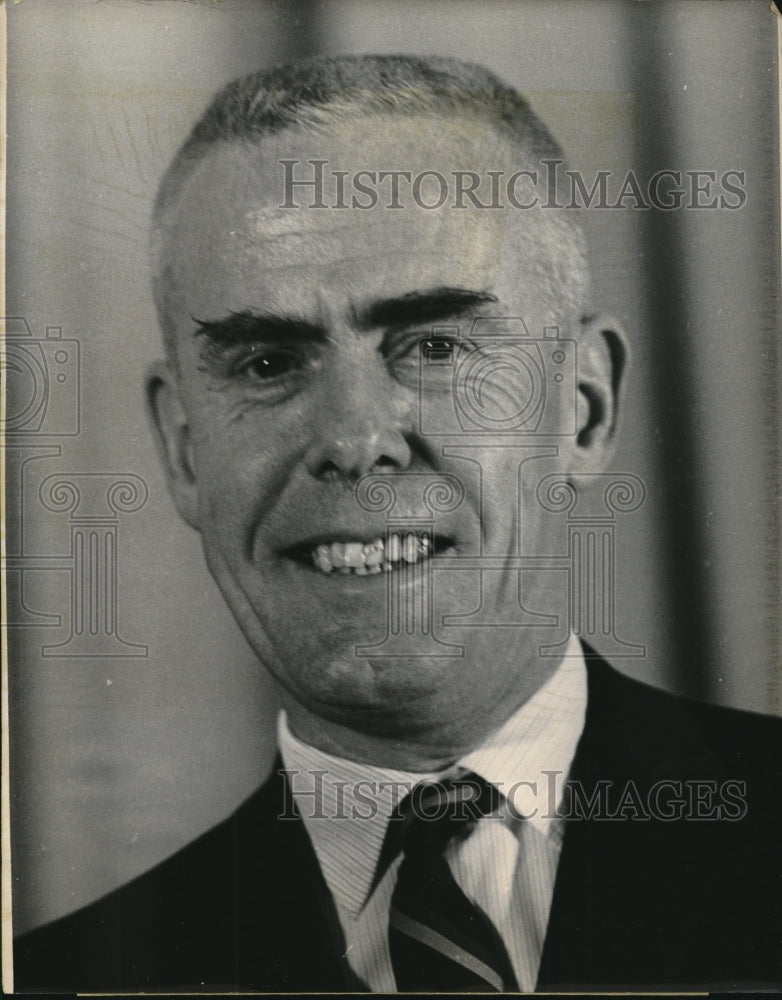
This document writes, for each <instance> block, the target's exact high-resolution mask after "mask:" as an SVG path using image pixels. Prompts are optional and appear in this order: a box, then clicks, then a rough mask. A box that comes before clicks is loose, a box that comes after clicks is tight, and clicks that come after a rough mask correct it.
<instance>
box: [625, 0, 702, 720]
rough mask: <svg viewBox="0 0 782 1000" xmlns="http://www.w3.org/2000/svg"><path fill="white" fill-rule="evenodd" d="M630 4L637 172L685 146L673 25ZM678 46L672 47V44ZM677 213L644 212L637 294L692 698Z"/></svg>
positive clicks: (684, 351)
mask: <svg viewBox="0 0 782 1000" xmlns="http://www.w3.org/2000/svg"><path fill="white" fill-rule="evenodd" d="M628 6H629V8H631V9H628V10H627V15H626V16H627V17H628V25H627V36H626V37H627V46H626V53H627V58H628V62H629V66H630V77H631V81H632V87H633V92H634V93H635V95H636V100H637V109H638V163H637V167H638V176H639V177H643V178H648V177H651V176H652V174H653V173H654V172H655V171H657V170H663V169H672V170H675V169H683V168H684V167H685V164H684V163H683V160H684V156H683V150H682V149H680V148H678V145H677V142H676V137H677V132H676V128H675V123H676V116H677V112H678V108H677V98H678V94H674V93H672V81H671V68H672V62H671V55H670V52H671V47H670V46H668V45H667V44H666V43H667V40H668V37H669V32H670V31H671V26H670V18H669V12H668V10H667V9H666V7H667V5H666V4H664V3H654V2H652V3H648V4H631V5H628ZM674 56H675V52H674ZM682 226H683V220H682V213H681V212H678V211H675V212H662V211H656V210H652V211H648V212H644V213H643V217H642V235H643V246H644V249H643V252H644V262H645V266H644V268H643V273H644V282H643V294H644V296H645V299H646V303H645V305H646V308H645V313H646V317H647V323H648V326H647V329H645V330H643V331H640V333H641V335H642V336H644V337H645V338H647V339H648V348H647V349H648V352H649V356H650V357H651V358H652V359H653V365H652V371H651V373H650V381H651V385H652V391H653V396H654V399H655V404H656V413H655V416H654V419H653V424H652V426H653V428H654V440H655V445H656V452H657V456H656V457H657V463H658V467H659V469H658V476H657V477H655V478H656V481H657V482H658V483H659V484H661V488H660V490H659V494H658V496H656V497H654V498H653V500H652V502H653V503H654V504H655V505H656V506H657V508H658V510H659V513H660V517H661V520H662V522H663V523H662V531H661V533H660V537H661V539H662V545H663V552H662V553H661V558H662V561H663V570H664V572H663V579H664V581H665V587H666V590H667V595H668V597H669V603H668V607H669V609H670V612H669V614H670V621H669V622H667V623H665V625H666V626H667V629H668V631H669V634H670V636H671V640H672V647H673V650H674V656H675V662H674V664H673V669H674V671H675V674H676V676H675V678H672V679H673V680H674V683H675V685H676V687H677V688H678V690H680V691H681V692H682V693H686V694H688V695H690V696H692V697H695V698H701V699H704V700H710V699H712V698H713V697H714V695H715V690H714V684H713V679H712V670H711V669H710V667H711V666H712V665H713V664H714V662H715V660H716V658H717V652H716V650H715V649H714V648H713V641H714V631H713V622H712V621H711V620H710V614H709V605H710V602H709V599H708V590H709V587H710V581H709V579H708V574H707V569H706V567H707V564H708V554H709V553H708V546H707V543H706V539H705V537H704V516H703V511H704V510H705V509H706V500H707V498H706V497H705V496H704V492H703V487H702V483H701V477H700V476H699V469H700V462H699V457H698V441H697V440H696V439H695V431H694V428H695V426H696V420H695V415H696V409H697V403H698V401H697V394H696V390H695V387H694V384H693V377H692V372H693V371H694V366H695V364H696V363H697V355H696V349H695V344H694V343H693V341H692V340H691V337H690V335H689V333H690V331H688V302H687V292H686V286H685V283H684V274H685V267H686V266H687V261H686V259H683V258H684V253H683V250H684V240H683V234H682Z"/></svg>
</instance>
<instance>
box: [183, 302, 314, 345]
mask: <svg viewBox="0 0 782 1000" xmlns="http://www.w3.org/2000/svg"><path fill="white" fill-rule="evenodd" d="M190 318H191V319H192V320H193V322H194V323H195V324H196V325H197V329H196V331H195V336H196V337H198V336H205V337H208V339H209V340H210V341H211V342H212V344H214V345H215V346H219V347H225V348H229V347H241V346H244V345H250V344H259V343H263V344H278V343H284V344H292V343H312V342H316V343H324V342H325V341H326V340H327V339H328V338H327V334H326V331H325V330H324V329H323V327H321V326H318V325H317V324H315V323H310V322H308V321H307V320H305V319H302V318H301V317H299V316H285V315H276V314H275V313H264V312H255V311H254V310H251V309H244V310H242V311H241V312H231V313H229V314H228V315H227V316H224V317H222V318H221V319H197V318H196V317H195V316H191V317H190Z"/></svg>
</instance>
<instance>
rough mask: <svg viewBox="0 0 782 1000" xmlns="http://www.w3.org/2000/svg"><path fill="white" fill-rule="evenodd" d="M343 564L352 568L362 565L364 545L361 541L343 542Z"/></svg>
mask: <svg viewBox="0 0 782 1000" xmlns="http://www.w3.org/2000/svg"><path fill="white" fill-rule="evenodd" d="M345 565H346V566H352V567H353V568H354V569H356V568H358V567H359V566H363V565H364V546H363V545H362V544H361V542H347V543H346V544H345Z"/></svg>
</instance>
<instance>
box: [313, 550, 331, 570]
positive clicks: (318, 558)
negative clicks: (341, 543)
mask: <svg viewBox="0 0 782 1000" xmlns="http://www.w3.org/2000/svg"><path fill="white" fill-rule="evenodd" d="M312 558H313V560H314V561H315V565H316V566H317V567H318V569H319V570H322V571H323V572H324V573H330V572H331V571H332V569H333V568H334V563H333V562H332V561H331V546H330V545H319V546H318V547H317V548H316V549H315V551H314V552H313V553H312Z"/></svg>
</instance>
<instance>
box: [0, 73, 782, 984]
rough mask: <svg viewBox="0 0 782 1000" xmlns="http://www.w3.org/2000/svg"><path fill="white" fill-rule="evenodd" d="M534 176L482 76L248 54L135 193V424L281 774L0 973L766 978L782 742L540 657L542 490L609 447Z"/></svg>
mask: <svg viewBox="0 0 782 1000" xmlns="http://www.w3.org/2000/svg"><path fill="white" fill-rule="evenodd" d="M560 159H561V157H560V153H559V150H558V148H557V146H556V144H555V143H554V142H553V140H552V139H551V137H550V136H549V135H548V133H547V132H546V131H545V129H544V127H543V126H542V124H541V123H540V122H539V121H538V120H537V119H536V118H535V117H534V116H533V115H532V113H531V111H530V110H529V108H528V106H527V105H526V103H525V102H524V101H523V100H522V99H521V98H520V97H519V96H518V95H517V94H516V93H515V92H514V91H512V90H510V89H509V88H507V87H506V86H505V85H504V84H502V83H501V81H499V80H497V79H496V78H495V77H493V76H492V75H491V74H489V73H487V72H486V71H484V70H482V69H481V68H479V67H475V66H471V65H466V64H462V63H459V62H456V61H454V60H445V59H428V60H420V59H414V58H408V57H343V58H338V59H324V60H318V61H315V62H313V63H310V64H308V65H306V66H302V67H295V68H283V69H278V70H272V71H270V72H268V73H261V74H257V75H255V76H252V77H250V78H247V79H244V80H240V81H238V82H236V83H235V84H233V85H231V86H229V87H228V88H226V90H225V91H224V92H223V93H222V94H220V95H219V96H218V97H217V98H216V100H215V102H214V103H213V105H212V107H211V108H210V109H209V110H208V111H207V112H206V114H205V115H204V117H203V118H202V119H201V121H200V122H199V124H198V125H197V126H196V128H195V130H194V131H193V133H192V135H191V137H190V138H189V139H188V141H187V143H186V144H185V146H184V147H183V149H182V150H181V151H180V153H179V154H178V156H177V158H176V159H175V161H174V163H173V164H172V166H171V168H170V169H169V171H168V173H167V175H166V177H165V178H164V181H163V184H162V186H161V190H160V193H159V196H158V200H157V203H156V209H155V234H154V253H153V267H154V275H155V294H156V301H157V305H158V309H159V314H160V319H161V324H162V328H163V332H164V337H165V341H166V352H167V361H166V362H165V363H161V364H159V365H156V366H155V367H154V368H153V369H152V370H151V372H150V377H149V384H148V401H149V410H150V413H151V416H152V420H153V426H154V427H155V431H156V436H157V441H158V444H159V449H160V454H161V457H162V460H163V463H164V466H165V469H166V472H167V475H168V479H169V484H170V488H171V492H172V496H173V498H174V501H175V503H176V506H177V508H178V510H179V512H180V514H181V515H182V516H183V517H184V518H185V520H186V521H188V523H190V524H191V525H192V526H193V527H194V528H196V529H197V530H198V531H199V532H200V533H201V536H202V539H203V544H204V550H205V554H206V559H207V563H208V566H209V569H210V571H211V573H212V575H213V576H214V578H215V580H216V581H217V583H218V585H219V586H220V588H221V591H222V593H223V595H224V597H225V599H226V601H227V603H228V605H229V607H230V608H231V610H232V611H233V613H234V615H235V617H236V620H237V622H238V623H239V625H240V627H241V628H242V630H243V632H244V634H245V636H246V637H247V639H248V641H249V643H250V644H251V646H252V648H253V649H254V650H255V652H256V654H257V656H258V659H259V660H260V662H261V663H262V664H263V665H264V667H265V668H266V669H267V670H268V671H269V672H270V673H271V675H272V676H273V677H274V678H275V680H276V682H277V685H278V688H279V692H280V698H281V703H282V706H283V712H282V714H281V717H280V721H279V741H280V751H281V759H280V760H278V762H277V764H276V765H275V768H274V770H273V773H272V776H271V777H270V779H269V780H268V782H267V783H266V785H265V786H264V787H263V788H261V789H260V790H259V791H258V792H257V793H256V794H255V795H254V796H252V797H251V798H250V799H249V800H248V801H247V802H246V803H245V804H244V805H242V806H241V807H240V808H239V810H238V811H237V812H236V813H235V814H234V816H232V817H230V818H229V819H228V820H226V821H225V822H224V823H222V824H220V825H219V826H218V827H216V828H215V829H214V830H211V831H209V832H207V833H206V834H204V835H203V836H202V837H201V838H199V839H198V840H197V841H195V842H194V843H193V844H191V845H189V846H187V847H185V848H184V849H183V850H182V851H180V852H179V853H178V854H176V855H174V856H173V857H172V858H170V859H168V860H167V861H165V862H163V863H162V864H161V865H159V866H157V867H156V868H155V869H153V870H152V871H151V872H149V873H147V874H145V875H142V876H141V877H140V878H138V879H136V880H134V881H133V882H132V883H130V884H129V885H127V886H124V887H122V888H120V889H118V890H117V891H115V892H113V893H111V894H110V895H109V896H107V897H105V898H104V899H102V900H99V901H98V902H97V903H94V904H92V905H91V906H89V907H87V908H85V909H84V910H82V911H80V912H79V913H76V914H73V915H71V916H69V917H66V918H64V919H63V920H61V921H58V922H56V923H55V924H53V925H51V926H49V927H47V928H43V929H41V930H39V931H35V932H33V933H32V934H30V935H27V936H26V937H24V938H23V939H21V940H20V941H19V942H18V944H17V949H16V977H17V985H18V986H20V987H30V988H36V987H37V988H50V989H81V990H101V989H103V990H105V989H111V990H117V989H122V990H154V989H169V990H170V989H188V990H193V989H196V990H198V989H203V990H212V991H214V990H219V989H226V990H243V989H246V990H261V991H266V990H270V991H281V990H282V991H340V990H351V989H352V990H356V989H358V990H363V989H370V990H374V991H393V990H395V989H399V990H416V989H422V990H428V989H434V990H437V989H442V990H453V991H455V992H461V991H465V990H486V991H491V990H511V991H512V990H517V989H519V990H522V991H527V990H534V989H536V988H538V989H557V988H559V989H567V988H570V987H574V986H576V987H579V986H580V987H581V988H584V987H589V986H591V987H594V988H601V987H606V986H613V987H631V988H632V987H640V986H649V985H653V984H659V983H665V984H669V985H671V986H683V987H688V986H689V987H692V986H695V985H698V986H706V985H716V984H720V985H722V984H725V985H731V984H735V983H737V982H738V983H744V984H746V983H750V982H773V981H774V980H775V978H776V977H777V976H778V974H779V971H780V948H779V933H778V932H779V929H780V889H779V883H778V879H779V872H780V864H779V860H778V858H777V857H776V851H775V850H774V849H773V846H772V845H773V844H774V843H775V840H776V838H775V827H774V825H773V824H774V822H775V820H776V816H775V811H776V809H777V806H776V801H777V799H778V794H777V788H778V782H779V777H780V764H779V752H778V737H779V727H778V725H777V724H776V723H775V722H774V720H770V719H765V718H763V717H759V716H748V715H745V714H743V713H739V712H733V711H727V710H722V709H717V708H712V707H707V706H697V705H693V704H689V703H685V702H683V701H680V700H678V699H676V698H673V697H671V696H669V695H667V694H664V693H661V692H658V691H655V690H653V689H651V688H646V687H645V686H643V685H639V684H637V683H635V682H632V681H630V680H627V679H625V678H623V677H622V676H621V675H619V674H617V673H616V672H615V671H613V670H612V669H611V668H610V667H609V666H608V665H607V664H605V663H604V662H602V661H601V660H600V659H599V657H597V655H596V654H594V653H593V651H592V650H591V649H590V648H588V647H586V646H582V645H581V644H580V643H579V641H578V640H577V638H576V637H575V636H571V637H570V639H569V641H568V640H567V636H565V642H564V644H563V645H562V647H561V649H560V652H559V655H557V656H551V655H548V654H550V647H551V646H552V623H553V624H556V623H558V622H562V621H567V617H566V597H567V595H566V594H565V595H563V593H562V591H563V588H562V587H561V576H560V575H559V574H558V573H556V572H551V566H550V565H547V559H549V561H550V554H551V553H552V552H553V551H556V548H557V546H556V537H557V536H556V530H557V528H556V525H557V521H556V518H555V517H554V516H552V511H551V506H552V505H551V504H547V503H546V502H545V498H544V493H542V492H541V487H542V484H544V483H555V484H560V486H559V488H560V489H567V490H569V491H571V492H572V491H576V490H578V491H586V490H588V489H589V486H590V483H591V481H592V478H593V477H594V476H595V475H596V474H598V473H601V472H602V471H603V470H604V469H605V468H606V465H607V463H608V461H609V460H610V457H611V453H612V449H613V444H614V440H615V435H616V428H617V417H618V400H619V389H620V385H621V376H622V369H623V364H624V357H625V347H624V338H623V335H622V334H621V332H620V331H619V330H618V329H617V327H616V325H615V324H613V323H612V322H610V321H608V320H607V319H605V318H603V317H601V316H599V315H598V314H596V313H594V312H593V310H592V305H591V301H590V290H589V278H588V269H587V263H586V257H585V250H584V244H583V239H582V237H581V234H580V232H579V230H578V227H577V225H576V224H575V223H574V221H573V219H572V218H571V217H570V216H569V214H568V212H567V211H566V210H565V209H562V208H557V207H556V205H557V204H561V202H557V199H556V198H553V199H552V198H551V197H550V194H551V191H550V190H546V191H543V192H541V191H540V190H539V189H538V187H537V185H538V184H539V182H540V180H541V178H542V176H543V171H544V169H545V168H546V167H547V165H548V166H550V164H551V163H552V162H554V161H557V160H560ZM553 183H554V184H555V185H556V183H557V182H556V178H555V180H554V182H553ZM381 184H384V185H385V186H384V187H383V189H382V191H381V190H380V185H381ZM555 193H556V192H555ZM558 366H559V367H558ZM541 378H542V380H543V381H542V382H536V379H541ZM533 417H534V419H533ZM557 638H559V635H557ZM565 778H567V779H568V780H567V783H566V782H565V781H564V779H565Z"/></svg>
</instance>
